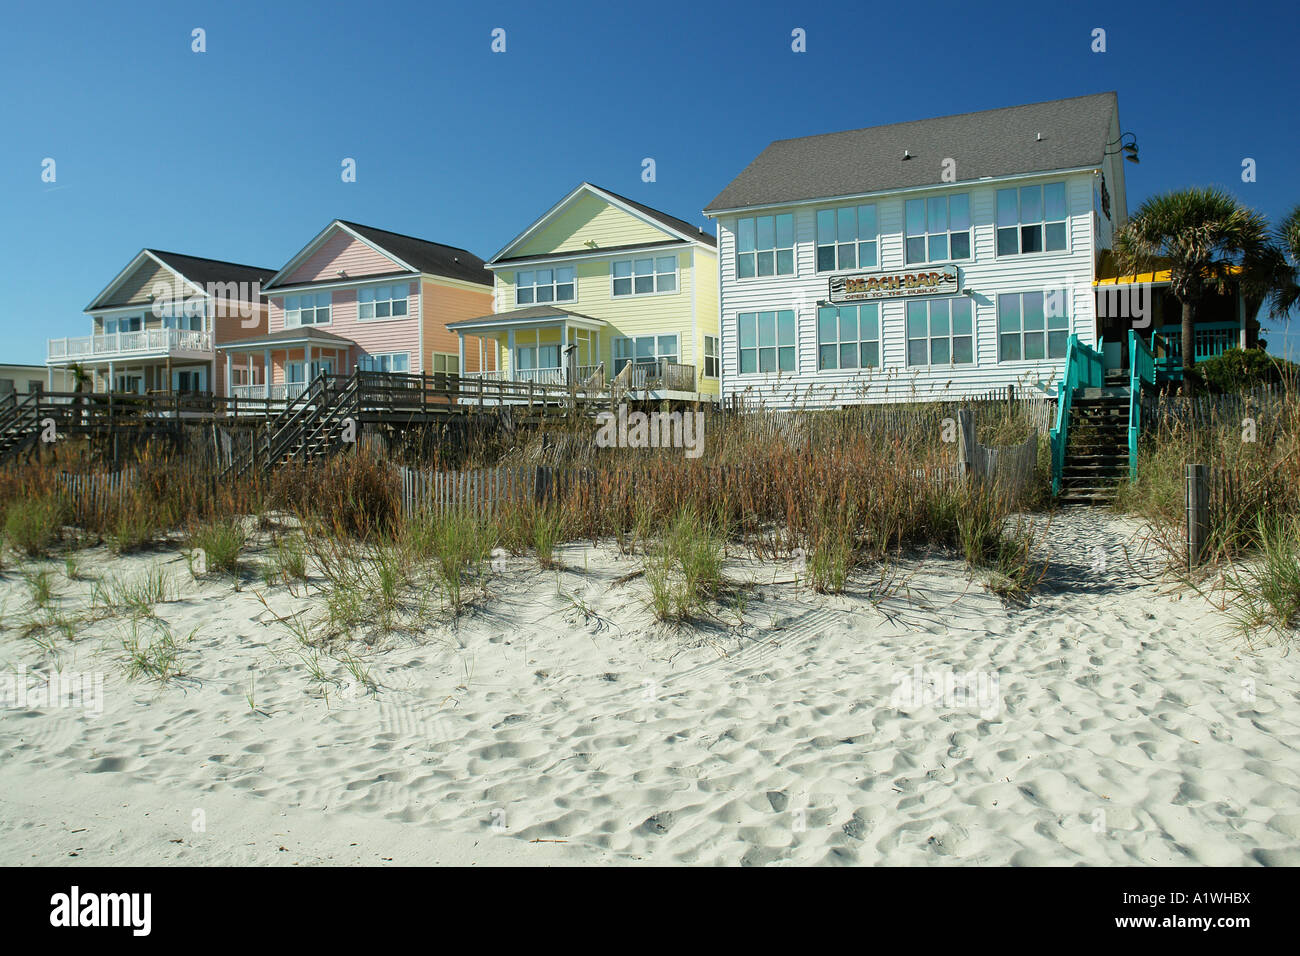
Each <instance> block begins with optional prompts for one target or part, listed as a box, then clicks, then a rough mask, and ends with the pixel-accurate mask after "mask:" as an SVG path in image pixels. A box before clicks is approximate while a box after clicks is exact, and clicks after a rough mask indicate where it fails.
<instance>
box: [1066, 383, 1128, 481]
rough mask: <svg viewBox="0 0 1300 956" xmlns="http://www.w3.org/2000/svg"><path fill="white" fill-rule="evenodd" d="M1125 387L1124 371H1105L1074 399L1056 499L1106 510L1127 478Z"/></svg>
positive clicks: (1126, 398)
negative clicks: (1094, 384) (1099, 381)
mask: <svg viewBox="0 0 1300 956" xmlns="http://www.w3.org/2000/svg"><path fill="white" fill-rule="evenodd" d="M1128 424H1129V383H1128V373H1126V372H1124V371H1118V372H1107V373H1106V376H1105V382H1104V384H1103V385H1102V387H1100V388H1082V389H1079V391H1078V393H1077V394H1076V395H1075V398H1074V401H1073V403H1072V407H1071V412H1070V424H1069V432H1068V435H1067V438H1066V447H1065V467H1064V468H1063V469H1062V472H1061V489H1060V493H1059V494H1058V496H1057V500H1058V501H1059V502H1061V503H1062V504H1090V505H1106V504H1110V503H1111V502H1112V501H1114V500H1115V496H1116V493H1117V492H1118V489H1119V484H1120V482H1122V481H1125V480H1127V479H1128V476H1129V446H1128Z"/></svg>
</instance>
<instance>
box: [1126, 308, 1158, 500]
mask: <svg viewBox="0 0 1300 956" xmlns="http://www.w3.org/2000/svg"><path fill="white" fill-rule="evenodd" d="M1128 355H1129V373H1128V388H1129V393H1128V477H1129V480H1130V481H1132V480H1133V479H1134V478H1136V477H1137V473H1138V434H1139V433H1140V432H1141V430H1142V389H1143V387H1144V386H1148V385H1151V386H1154V385H1155V384H1156V359H1155V356H1154V355H1152V354H1151V350H1150V349H1149V348H1147V344H1146V343H1145V342H1143V341H1142V338H1141V336H1139V335H1138V334H1137V331H1136V330H1134V329H1129V330H1128Z"/></svg>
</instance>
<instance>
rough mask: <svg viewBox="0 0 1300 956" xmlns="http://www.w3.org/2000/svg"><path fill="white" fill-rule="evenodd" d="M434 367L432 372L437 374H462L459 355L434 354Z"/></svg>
mask: <svg viewBox="0 0 1300 956" xmlns="http://www.w3.org/2000/svg"><path fill="white" fill-rule="evenodd" d="M432 365H433V369H432V370H433V372H435V373H443V372H445V373H446V374H448V375H459V374H460V356H459V355H451V354H450V353H445V352H434V353H433V362H432Z"/></svg>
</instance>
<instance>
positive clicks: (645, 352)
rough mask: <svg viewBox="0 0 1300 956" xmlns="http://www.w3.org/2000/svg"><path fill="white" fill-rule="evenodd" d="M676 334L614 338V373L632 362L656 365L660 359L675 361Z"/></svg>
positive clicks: (676, 353) (676, 354)
mask: <svg viewBox="0 0 1300 956" xmlns="http://www.w3.org/2000/svg"><path fill="white" fill-rule="evenodd" d="M677 356H678V351H677V335H676V334H675V333H674V334H673V335H638V336H635V337H628V338H620V339H615V340H614V374H615V375H617V374H618V373H619V372H621V371H623V366H624V365H627V364H628V363H629V362H632V363H634V364H636V365H657V364H659V360H660V359H665V360H667V361H669V362H674V363H675V362H676V361H677Z"/></svg>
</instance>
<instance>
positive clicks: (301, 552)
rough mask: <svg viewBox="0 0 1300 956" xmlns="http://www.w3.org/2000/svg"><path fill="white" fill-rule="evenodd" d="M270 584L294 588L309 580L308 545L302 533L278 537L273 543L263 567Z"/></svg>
mask: <svg viewBox="0 0 1300 956" xmlns="http://www.w3.org/2000/svg"><path fill="white" fill-rule="evenodd" d="M263 575H264V577H265V579H266V581H267V583H268V584H283V585H285V586H286V587H290V588H292V587H293V586H294V585H295V584H305V583H307V580H308V571H307V545H306V542H305V541H304V540H303V538H302V536H301V535H290V536H287V537H277V538H276V539H275V540H274V541H273V542H272V544H271V557H270V559H269V561H268V562H267V564H266V565H265V566H264V568H263Z"/></svg>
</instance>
